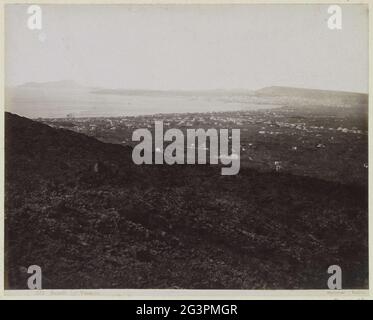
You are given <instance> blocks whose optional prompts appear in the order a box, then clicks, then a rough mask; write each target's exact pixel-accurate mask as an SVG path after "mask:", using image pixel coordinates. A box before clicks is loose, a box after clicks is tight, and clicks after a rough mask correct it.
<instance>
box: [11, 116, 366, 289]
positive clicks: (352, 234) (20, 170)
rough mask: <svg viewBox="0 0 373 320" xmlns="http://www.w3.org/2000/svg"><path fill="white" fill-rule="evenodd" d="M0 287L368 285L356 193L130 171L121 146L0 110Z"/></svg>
mask: <svg viewBox="0 0 373 320" xmlns="http://www.w3.org/2000/svg"><path fill="white" fill-rule="evenodd" d="M5 125H6V132H5V157H6V159H5V161H6V163H5V165H6V168H5V179H6V181H5V191H6V194H5V196H6V197H5V217H6V220H5V228H6V250H5V255H6V261H5V262H6V286H7V288H9V289H16V288H27V278H28V276H29V274H27V267H28V266H30V265H33V264H36V265H39V266H40V267H41V268H42V272H43V288H45V289H48V288H54V289H57V288H66V289H74V288H76V289H78V288H188V289H221V288H224V289H327V279H328V277H329V275H328V273H327V268H328V266H330V265H333V264H337V265H339V266H340V267H341V268H342V271H343V283H342V285H343V288H345V289H347V288H367V283H368V224H367V221H368V213H367V212H368V194H367V189H366V188H365V187H361V186H360V187H359V186H354V185H341V184H337V183H332V182H326V181H322V180H319V179H314V178H307V177H301V176H293V175H289V174H278V173H275V172H267V173H259V172H257V171H255V170H249V169H242V170H241V171H240V173H239V174H238V175H237V176H221V175H220V169H219V168H216V167H209V166H201V165H195V166H187V165H185V166H180V165H176V166H168V165H153V166H151V165H148V166H145V165H144V166H136V165H134V164H133V163H132V160H131V149H130V148H126V147H123V146H120V145H114V144H105V143H102V142H99V141H98V140H96V139H94V138H90V137H87V136H85V135H82V134H78V133H74V132H72V131H69V130H63V129H54V128H51V127H49V126H47V125H44V124H41V123H38V122H34V121H32V120H29V119H27V118H22V117H19V116H16V115H13V114H10V113H6V115H5Z"/></svg>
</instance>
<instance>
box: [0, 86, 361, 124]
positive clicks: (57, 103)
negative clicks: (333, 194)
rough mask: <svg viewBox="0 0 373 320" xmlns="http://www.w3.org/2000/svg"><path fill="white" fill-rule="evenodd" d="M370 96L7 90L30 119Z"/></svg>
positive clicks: (347, 103) (346, 101) (336, 102)
mask: <svg viewBox="0 0 373 320" xmlns="http://www.w3.org/2000/svg"><path fill="white" fill-rule="evenodd" d="M367 105H368V95H367V94H360V93H351V92H339V91H326V90H314V89H301V88H291V87H266V88H263V89H260V90H257V91H251V90H246V89H226V90H223V89H221V90H170V91H163V90H146V89H107V88H98V87H87V86H82V85H80V84H78V83H76V82H74V81H70V80H64V81H55V82H28V83H25V84H23V85H20V86H16V87H9V88H6V90H5V108H6V110H7V111H10V112H14V113H17V114H20V115H24V116H27V117H30V118H38V117H56V118H57V117H58V118H60V117H65V116H66V115H67V114H75V115H77V116H84V117H86V116H87V117H92V116H123V115H141V114H155V113H183V112H211V111H237V110H260V109H262V108H272V107H273V108H275V107H279V106H294V107H303V106H321V107H327V106H334V107H360V106H365V107H367Z"/></svg>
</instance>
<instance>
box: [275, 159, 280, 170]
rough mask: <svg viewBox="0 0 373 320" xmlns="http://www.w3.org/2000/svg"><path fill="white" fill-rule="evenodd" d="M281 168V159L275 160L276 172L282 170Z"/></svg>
mask: <svg viewBox="0 0 373 320" xmlns="http://www.w3.org/2000/svg"><path fill="white" fill-rule="evenodd" d="M281 169H282V166H281V161H275V170H276V172H280V170H281Z"/></svg>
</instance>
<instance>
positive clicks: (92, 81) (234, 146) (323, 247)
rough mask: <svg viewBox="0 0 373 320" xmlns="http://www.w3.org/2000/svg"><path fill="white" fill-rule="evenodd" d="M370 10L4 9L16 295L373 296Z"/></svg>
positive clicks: (7, 189)
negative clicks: (372, 282) (372, 261)
mask: <svg viewBox="0 0 373 320" xmlns="http://www.w3.org/2000/svg"><path fill="white" fill-rule="evenodd" d="M368 9H369V6H368V4H345V3H334V4H333V3H331V4H327V3H324V4H316V3H309V4H295V3H294V4H250V3H246V4H244V3H242V4H229V3H225V4H223V3H222V4H218V3H216V4H152V5H150V4H110V3H106V4H52V3H49V4H43V3H35V4H31V3H27V4H21V3H19V4H14V3H13V4H5V5H4V100H5V101H4V111H3V114H4V195H3V197H4V264H5V265H4V275H3V276H4V286H5V290H6V291H8V290H9V291H16V290H44V289H67V290H74V289H175V290H182V289H184V290H185V289H193V290H207V289H208V290H240V291H245V290H268V291H270V290H347V289H348V290H362V289H363V290H366V291H368V289H369V263H368V262H369V246H368V244H369V238H368V97H369V59H368V57H369V10H368ZM240 291H238V292H240ZM140 311H141V312H143V313H144V314H145V313H146V307H145V305H144V310H140Z"/></svg>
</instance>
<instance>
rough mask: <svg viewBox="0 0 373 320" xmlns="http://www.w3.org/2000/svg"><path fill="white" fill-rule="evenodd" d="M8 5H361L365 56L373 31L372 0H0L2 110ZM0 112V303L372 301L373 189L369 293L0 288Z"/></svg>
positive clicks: (0, 190)
mask: <svg viewBox="0 0 373 320" xmlns="http://www.w3.org/2000/svg"><path fill="white" fill-rule="evenodd" d="M11 4H40V5H47V4H54V5H56V4H61V5H64V4H69V5H89V4H95V5H111V4H122V5H146V4H147V5H149V4H151V5H222V4H224V5H231V4H261V5H274V4H284V5H285V4H289V5H295V4H298V5H307V4H309V5H317V4H323V5H325V4H340V5H343V4H346V5H354V4H366V5H368V10H369V13H368V15H369V31H368V32H369V57H372V56H373V55H372V53H373V51H372V34H371V30H373V29H372V27H373V22H372V16H371V10H372V5H373V0H365V1H364V0H363V1H362V0H360V1H355V0H350V1H348V0H332V1H320V0H319V1H311V0H309V1H299V0H292V1H289V0H288V1H282V0H271V1H266V0H264V1H250V0H241V1H237V0H204V1H198V0H147V1H146V0H132V1H131V0H128V1H126V0H107V1H103V0H77V1H71V0H70V1H66V0H60V1H58V0H55V1H51V0H33V1H28V0H24V1H21V0H0V35H1V37H0V39H1V41H0V75H1V76H0V86H1V90H0V101H1V108H2V109H5V72H6V70H5V69H6V66H5V39H4V38H5V37H4V35H5V22H4V17H5V14H4V8H5V6H6V5H11ZM372 93H373V90H372V63H371V61H370V59H369V105H368V118H369V119H368V151H369V159H368V160H369V162H368V163H369V164H370V163H371V162H372V160H373V158H372V156H373V152H372V150H371V141H372V134H373V133H372V132H371V130H369V128H370V127H371V125H372V121H373V115H372V114H371V112H369V109H370V107H371V106H372V96H371V94H372ZM4 111H5V110H1V112H0V128H1V130H0V159H1V160H0V164H1V168H0V235H1V237H0V238H1V240H0V261H2V262H1V263H0V273H1V277H0V278H1V279H0V299H6V300H14V299H20V300H23V299H42V300H45V299H47V300H55V299H78V300H79V299H84V300H90V299H103V300H107V299H110V300H111V299H125V300H136V299H142V300H192V299H193V300H207V299H208V300H217V299H227V300H258V299H266V300H278V299H281V300H283V299H286V300H289V299H290V300H300V299H302V300H303V299H305V300H315V299H317V300H319V299H321V300H330V299H333V300H335V299H340V300H344V299H354V300H355V299H369V300H370V299H372V297H373V288H372V283H373V282H372V279H373V267H372V255H373V248H372V246H373V242H372V232H373V222H372V212H371V208H372V201H373V191H372V188H370V187H368V194H369V201H368V224H369V231H368V237H369V289H366V290H360V289H359V290H344V289H342V290H296V289H291V290H245V289H240V290H189V289H87V290H82V289H73V290H49V289H42V290H13V289H12V290H8V289H7V290H5V288H4V284H5V266H4V264H5V260H4V258H5V255H4V249H5V243H4V241H5V240H4V222H5V221H4V219H5V214H4V191H5V190H4V188H5V184H4ZM372 174H373V173H372V169H371V166H369V167H368V178H369V184H370V183H371V182H372Z"/></svg>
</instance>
